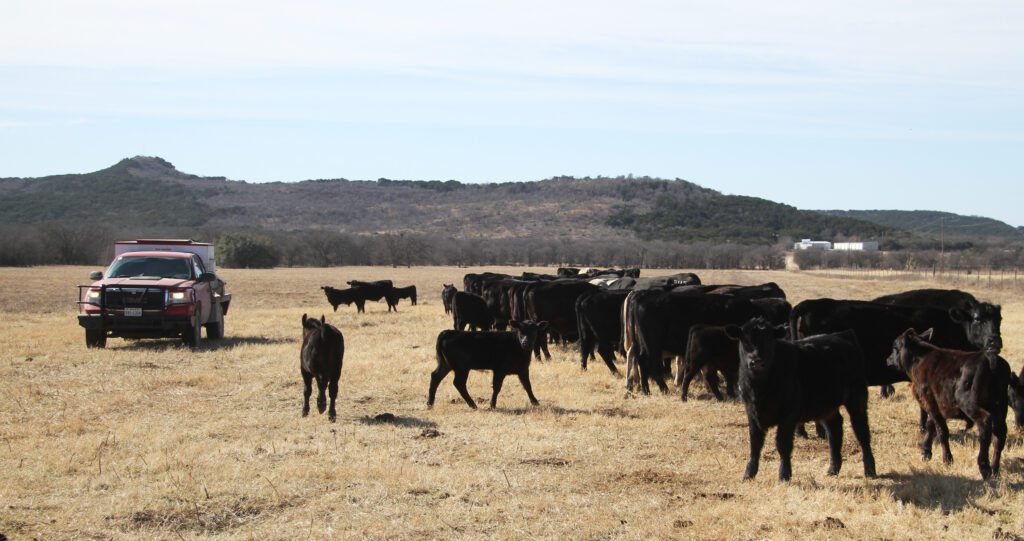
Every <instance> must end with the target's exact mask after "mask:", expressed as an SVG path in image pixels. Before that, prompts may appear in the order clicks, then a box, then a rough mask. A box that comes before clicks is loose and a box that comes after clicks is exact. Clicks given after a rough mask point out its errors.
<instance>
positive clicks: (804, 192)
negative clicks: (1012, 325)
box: [0, 0, 1024, 226]
mask: <svg viewBox="0 0 1024 541" xmlns="http://www.w3.org/2000/svg"><path fill="white" fill-rule="evenodd" d="M1022 28H1024V2H1020V1H1019V0H1006V1H987V0H977V1H970V2H967V1H944V0H934V1H929V2H921V1H901V0H885V1H877V0H862V1H859V2H849V1H829V0H816V1H804V0H798V1H783V2H763V1H760V0H756V1H755V0H743V1H728V0H721V1H707V2H695V1H648V0H637V1H631V2H621V1H617V2H612V1H603V0H587V1H576V0H564V1H559V2H550V1H544V2H540V1H532V0H517V1H515V2H481V1H446V0H440V1H431V2H425V1H422V0H419V1H387V0H383V1H375V2H363V1H360V2H350V1H329V0H323V1H317V0H293V1H289V2H270V1H263V0H246V1H244V2H242V1H200V0H147V1H145V2H139V1H137V0H130V1H129V0H90V1H89V2H81V1H79V0H71V1H61V0H53V1H47V2H41V1H39V0H30V1H23V0H3V4H2V5H0V177H11V176H21V177H32V176H43V175H50V174H59V173H82V172H89V171H94V170H98V169H102V168H104V167H108V166H110V165H112V164H113V163H116V162H117V161H118V160H120V159H122V158H125V157H131V156H135V155H148V156H160V157H162V158H164V159H167V160H168V161H170V162H172V163H173V164H174V165H175V166H176V167H177V168H178V169H179V170H182V171H185V172H188V173H195V174H199V175H211V176H226V177H228V178H231V179H240V180H242V179H244V180H248V181H252V182H262V181H298V180H305V179H312V178H348V179H377V178H381V177H386V178H392V179H440V180H448V179H455V180H460V181H463V182H490V181H513V180H514V181H522V180H538V179H542V178H548V177H552V176H557V175H573V176H578V177H583V176H597V175H608V176H616V175H624V174H633V175H637V176H639V175H649V176H655V177H662V178H683V179H686V180H689V181H692V182H696V183H698V184H700V185H702V186H705V187H708V188H712V189H715V190H719V191H722V192H724V193H728V194H742V195H752V196H758V197H764V198H767V199H771V200H774V201H779V202H783V203H788V204H791V205H794V206H797V207H800V208H806V209H908V210H914V209H929V210H945V211H950V212H957V213H961V214H971V215H981V216H989V217H993V218H997V219H1000V220H1003V221H1006V222H1008V223H1010V224H1013V225H1018V226H1019V225H1024V212H1022V211H1021V205H1020V203H1021V201H1022V200H1024V197H1022V196H1024V188H1022V187H1021V186H1022V184H1024V32H1022V31H1021V29H1022Z"/></svg>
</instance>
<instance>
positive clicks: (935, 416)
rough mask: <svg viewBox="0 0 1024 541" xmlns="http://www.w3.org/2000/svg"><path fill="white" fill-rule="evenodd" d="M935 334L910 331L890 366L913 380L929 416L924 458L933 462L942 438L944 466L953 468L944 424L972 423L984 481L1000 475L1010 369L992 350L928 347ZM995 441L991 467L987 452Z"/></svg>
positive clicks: (898, 344)
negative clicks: (934, 447) (952, 421)
mask: <svg viewBox="0 0 1024 541" xmlns="http://www.w3.org/2000/svg"><path fill="white" fill-rule="evenodd" d="M931 338H932V329H928V330H927V331H925V332H923V333H921V334H920V335H919V334H917V332H916V331H914V329H907V330H906V331H905V332H904V333H903V334H901V335H900V336H899V337H898V338H897V339H896V341H895V342H894V343H893V351H892V355H890V356H889V366H891V367H892V368H899V369H902V370H905V371H906V373H907V374H908V375H909V376H910V386H911V390H912V391H913V393H914V398H916V399H917V402H918V403H919V404H920V405H921V409H923V410H925V411H926V412H928V425H927V430H926V433H925V437H924V440H923V441H922V442H921V456H922V457H923V458H924V459H925V460H930V459H931V458H932V442H933V441H934V440H935V433H936V432H938V434H939V443H940V444H941V445H942V460H943V462H945V463H946V464H949V463H951V462H953V455H952V453H950V452H949V428H948V427H947V426H946V419H950V418H952V419H965V420H968V419H969V420H972V421H974V423H975V424H976V425H977V426H978V469H979V470H980V471H981V477H982V479H988V478H989V476H991V475H998V474H999V459H1000V457H1001V456H1002V454H1003V446H1004V445H1005V444H1006V409H1007V402H1008V398H1007V392H1006V388H1007V386H1008V385H1009V383H1010V365H1009V364H1007V363H1006V361H1005V360H1003V358H1002V357H1000V356H999V355H998V354H996V353H995V352H994V351H992V350H985V351H960V350H955V349H944V348H940V347H937V346H934V345H932V344H930V343H928V341H929V340H931ZM993 436H995V439H996V441H995V449H994V450H993V452H992V462H991V464H990V463H989V457H988V449H989V445H990V444H991V443H992V437H993Z"/></svg>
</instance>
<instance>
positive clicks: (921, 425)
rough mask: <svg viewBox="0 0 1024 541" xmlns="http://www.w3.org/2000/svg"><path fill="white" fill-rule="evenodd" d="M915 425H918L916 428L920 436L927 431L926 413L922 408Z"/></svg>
mask: <svg viewBox="0 0 1024 541" xmlns="http://www.w3.org/2000/svg"><path fill="white" fill-rule="evenodd" d="M917 423H918V425H917V426H918V430H919V431H920V432H921V433H922V434H924V433H925V431H926V430H927V429H928V412H927V411H925V410H924V408H921V415H920V417H919V418H918V421H917Z"/></svg>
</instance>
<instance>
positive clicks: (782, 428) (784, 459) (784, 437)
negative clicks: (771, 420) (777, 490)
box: [775, 420, 796, 481]
mask: <svg viewBox="0 0 1024 541" xmlns="http://www.w3.org/2000/svg"><path fill="white" fill-rule="evenodd" d="M795 430H796V421H795V420H785V421H783V422H781V423H779V426H778V427H777V428H776V429H775V448H776V449H777V450H778V452H779V481H789V479H790V478H791V477H793V432H794V431H795Z"/></svg>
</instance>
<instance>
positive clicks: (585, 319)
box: [302, 268, 1024, 480]
mask: <svg viewBox="0 0 1024 541" xmlns="http://www.w3.org/2000/svg"><path fill="white" fill-rule="evenodd" d="M349 285H351V286H352V287H351V288H349V289H342V290H338V289H333V288H330V287H326V286H325V287H324V288H323V289H324V291H325V293H326V295H327V299H328V301H329V302H330V304H331V305H332V306H333V307H334V309H335V310H337V306H338V305H339V304H341V303H345V304H350V303H353V302H354V303H356V305H357V307H358V308H359V311H363V306H362V305H363V303H364V302H365V301H366V300H375V299H380V298H384V299H385V300H387V302H388V305H389V311H390V310H391V309H392V308H394V304H395V303H397V299H398V298H400V297H399V295H400V293H399V291H403V290H402V289H399V288H394V287H393V285H392V283H391V282H390V281H386V280H385V281H380V282H358V281H352V282H349ZM462 286H463V289H462V290H461V291H459V290H458V288H457V287H455V285H454V284H444V287H443V289H442V293H441V299H442V302H443V305H444V309H445V312H446V313H450V314H451V317H452V319H453V324H454V330H450V329H449V330H444V331H442V332H441V333H440V334H439V335H438V337H437V343H436V357H437V367H436V368H435V369H434V371H433V372H432V373H431V376H430V387H429V392H428V398H427V405H428V406H432V405H433V403H434V397H435V394H436V391H437V387H438V385H439V384H440V382H441V381H442V380H443V379H444V378H445V377H446V376H447V374H448V373H449V372H454V374H455V376H454V386H455V388H456V390H457V391H458V392H459V394H460V395H461V396H462V397H463V399H464V400H465V401H466V403H467V404H469V406H470V407H473V408H476V403H475V402H474V401H473V399H472V398H471V397H470V395H469V392H468V390H467V389H466V381H467V378H468V375H469V371H470V370H490V371H491V372H493V385H492V395H491V401H490V405H491V407H492V408H493V407H495V405H496V401H497V397H498V393H499V392H500V390H501V387H502V383H503V381H504V378H505V377H506V376H508V375H512V374H514V375H516V376H518V378H519V380H520V382H521V384H522V385H523V387H524V389H525V390H526V393H527V395H528V396H529V399H530V402H531V403H533V404H537V399H536V397H535V396H534V394H533V390H532V388H531V385H530V376H529V368H530V362H531V359H532V358H534V357H536V358H537V359H538V360H539V359H541V358H542V356H544V357H546V358H550V353H549V352H548V344H549V343H561V344H568V343H576V344H577V346H578V351H579V358H580V363H581V366H582V368H584V369H586V368H587V362H588V360H592V359H595V351H596V354H597V355H600V357H601V359H602V360H603V361H604V363H605V364H606V365H607V366H608V368H609V370H611V372H612V373H618V369H617V368H616V365H615V357H616V354H619V355H621V356H623V357H624V358H625V360H626V367H627V368H626V385H627V389H629V390H630V391H636V390H639V391H640V392H643V393H645V394H649V392H650V386H649V382H650V381H651V380H654V383H655V384H656V385H657V386H658V388H659V389H661V391H662V392H668V386H667V385H666V383H665V378H666V377H668V376H671V375H672V369H673V366H674V367H675V383H676V386H677V387H678V388H679V390H680V394H681V398H682V399H683V400H686V398H687V393H688V388H689V385H690V383H691V381H692V380H693V378H694V377H695V376H696V375H697V374H702V375H703V378H704V380H705V382H706V383H707V386H708V388H709V389H710V390H711V392H712V394H714V396H715V398H717V399H718V400H723V399H724V397H723V395H722V393H721V391H720V389H719V383H720V380H719V375H721V376H722V377H723V378H724V379H725V384H726V385H725V393H726V395H728V396H729V397H733V398H735V397H737V396H738V397H740V398H741V399H742V400H743V402H744V404H745V406H746V412H747V419H748V425H749V434H750V459H749V462H748V464H747V468H746V474H745V477H746V478H752V477H754V476H755V475H756V474H757V471H758V464H759V459H760V454H761V448H762V445H763V443H764V439H765V433H766V430H767V429H768V428H770V427H773V426H774V427H777V434H776V445H777V447H778V452H779V455H780V465H779V478H780V479H783V480H786V479H789V478H790V476H791V464H790V456H791V453H792V448H793V437H794V434H795V433H797V432H800V433H805V432H804V429H803V424H804V423H807V422H815V423H816V427H817V430H818V433H819V435H823V436H825V437H827V438H828V443H829V449H830V467H829V470H828V473H829V474H830V475H834V474H836V473H838V472H839V468H840V466H841V463H842V457H841V455H840V450H841V449H842V424H843V417H842V416H841V415H840V413H839V408H840V407H842V408H844V409H845V410H846V412H847V415H848V416H849V419H850V423H851V426H852V428H853V432H854V435H855V436H856V438H857V440H858V443H859V444H860V447H861V450H862V457H863V462H864V473H865V475H867V476H874V475H875V464H874V457H873V454H872V451H871V436H870V429H869V424H868V413H867V404H868V398H867V394H868V389H867V388H868V387H869V386H879V387H881V389H882V394H883V395H888V394H889V393H891V392H892V387H891V386H892V384H893V383H896V382H900V381H909V382H911V390H912V392H913V395H914V397H915V398H916V399H917V401H918V403H919V404H920V407H921V412H920V425H921V431H922V432H923V433H924V434H925V436H924V438H923V440H922V442H921V453H922V456H923V457H924V458H925V459H930V458H931V452H932V451H931V450H932V446H933V442H934V439H935V436H936V435H938V437H939V442H940V445H941V446H942V450H943V459H944V460H945V461H946V462H947V463H948V462H950V461H951V460H952V456H951V454H950V452H949V429H948V427H947V420H948V419H962V420H964V421H966V422H967V425H968V428H970V427H971V426H976V427H977V430H978V441H979V453H978V467H979V470H980V473H981V475H982V477H983V478H988V477H989V476H990V475H993V474H997V473H998V472H999V463H1000V457H1001V453H1002V450H1003V447H1004V445H1005V442H1006V434H1007V426H1006V417H1007V413H1008V409H1010V408H1011V407H1012V409H1013V411H1014V413H1015V415H1016V421H1017V425H1018V426H1019V427H1021V428H1024V381H1022V379H1021V378H1018V377H1017V375H1015V374H1014V373H1013V372H1012V371H1011V370H1010V366H1009V364H1008V363H1007V362H1006V360H1004V359H1003V358H1002V357H1001V356H1000V355H999V353H1000V350H1001V348H1002V337H1001V334H1000V326H1001V311H1000V307H999V306H998V305H993V304H990V303H987V302H982V301H979V300H978V299H976V298H975V297H974V296H972V295H970V294H969V293H965V292H963V291H958V290H944V289H922V290H914V291H907V292H904V293H900V294H896V295H889V296H885V297H879V298H877V299H874V300H872V301H859V300H835V299H812V300H806V301H803V302H801V303H799V304H797V305H796V306H795V307H794V306H791V305H790V303H789V302H788V301H787V300H786V294H785V292H784V291H783V290H782V289H781V288H780V287H779V286H778V285H777V284H775V283H767V284H760V285H736V284H717V285H707V284H702V283H701V281H700V279H699V277H698V276H697V275H695V274H692V273H682V274H674V275H670V276H657V277H645V278H641V277H640V271H639V269H619V270H615V269H608V270H584V271H581V270H579V269H573V268H561V269H558V273H557V275H541V274H535V273H523V274H521V275H519V276H511V275H507V274H499V273H490V272H487V273H481V274H475V273H471V274H466V275H465V277H464V279H463V283H462ZM404 289H405V290H407V289H408V288H404ZM411 298H412V300H413V304H415V298H416V297H415V288H413V289H412V292H411ZM393 301H394V302H393ZM396 310H397V308H396ZM303 328H304V339H303V349H302V373H303V378H304V381H305V402H304V407H303V415H305V414H307V413H308V411H309V396H310V393H311V381H312V380H313V379H316V380H317V382H318V387H319V388H320V394H319V396H318V400H317V405H318V408H319V410H320V411H321V413H322V412H323V411H324V409H325V407H326V401H325V398H324V396H323V395H324V390H325V388H329V390H330V398H331V404H330V416H331V418H332V419H333V418H334V400H335V396H336V394H337V374H338V373H340V366H341V355H342V354H343V351H344V344H343V339H342V338H341V333H340V331H337V329H336V328H334V327H332V326H331V325H328V324H327V323H326V322H325V321H324V320H323V319H321V320H315V319H307V318H306V317H305V316H303ZM467 328H468V329H470V330H468V331H467V330H466V329H467ZM506 329H510V330H506ZM335 333H336V337H335V338H334V339H333V342H331V340H330V339H329V338H330V337H334V336H335ZM327 343H332V344H333V345H331V346H329V347H327V346H323V345H318V344H327ZM328 349H329V350H330V351H331V354H330V355H332V356H336V359H332V358H328V357H330V356H328V355H325V354H323V353H321V351H322V350H328ZM335 367H336V370H335ZM318 371H320V372H324V374H325V375H324V376H323V377H321V376H320V375H319V374H318ZM328 372H329V373H328ZM331 378H333V383H332V382H331ZM321 380H323V383H321ZM993 438H994V439H995V441H994V442H993V441H992V440H993ZM990 446H992V447H993V452H992V458H991V460H990V459H989V447H990Z"/></svg>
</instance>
